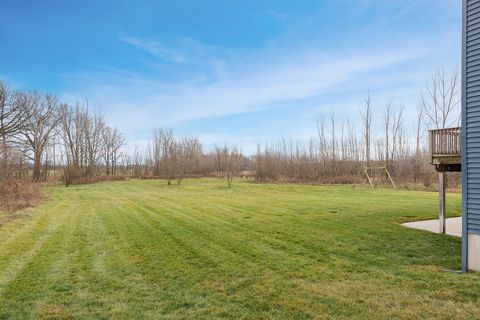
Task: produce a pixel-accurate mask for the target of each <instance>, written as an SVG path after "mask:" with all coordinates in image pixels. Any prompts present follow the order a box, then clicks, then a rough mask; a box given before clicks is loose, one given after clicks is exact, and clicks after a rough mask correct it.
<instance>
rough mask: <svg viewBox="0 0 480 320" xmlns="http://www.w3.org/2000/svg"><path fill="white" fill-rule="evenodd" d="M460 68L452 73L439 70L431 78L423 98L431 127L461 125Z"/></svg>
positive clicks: (427, 119)
mask: <svg viewBox="0 0 480 320" xmlns="http://www.w3.org/2000/svg"><path fill="white" fill-rule="evenodd" d="M459 74H460V72H459V69H458V67H457V68H455V69H453V70H452V71H451V72H446V71H445V69H439V70H437V71H436V72H434V73H433V74H432V76H431V79H430V81H429V82H428V83H427V87H426V89H425V92H423V93H422V96H421V99H422V100H421V106H422V109H423V115H424V116H425V118H426V122H427V124H428V125H429V126H433V127H434V128H435V129H442V128H447V127H451V126H453V125H455V126H458V125H459V124H460V110H459V109H460V94H459V90H460V83H459Z"/></svg>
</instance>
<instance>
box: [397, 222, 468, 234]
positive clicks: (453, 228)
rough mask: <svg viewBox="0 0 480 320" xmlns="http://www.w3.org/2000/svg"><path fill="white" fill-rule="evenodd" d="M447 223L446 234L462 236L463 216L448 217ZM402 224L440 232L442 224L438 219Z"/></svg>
mask: <svg viewBox="0 0 480 320" xmlns="http://www.w3.org/2000/svg"><path fill="white" fill-rule="evenodd" d="M445 223H446V225H445V227H446V234H449V235H451V236H455V237H461V236H462V217H457V218H447V219H446V222H445ZM402 225H404V226H405V227H408V228H413V229H419V230H425V231H430V232H435V233H440V232H439V231H440V230H439V229H440V226H439V222H438V219H433V220H423V221H414V222H406V223H402Z"/></svg>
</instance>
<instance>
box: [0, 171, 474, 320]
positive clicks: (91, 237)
mask: <svg viewBox="0 0 480 320" xmlns="http://www.w3.org/2000/svg"><path fill="white" fill-rule="evenodd" d="M48 193H49V196H50V198H51V199H50V201H48V202H46V203H45V204H44V205H43V206H42V207H41V208H38V209H36V210H33V211H32V212H31V213H30V216H29V217H26V218H22V219H23V220H22V221H21V222H18V221H12V222H11V223H10V224H8V225H5V226H3V227H2V229H1V230H0V241H3V245H4V246H3V248H2V249H0V276H1V275H2V274H4V275H5V278H6V282H5V286H4V288H5V290H4V291H2V292H0V318H8V317H10V318H11V317H16V318H42V317H44V318H74V317H76V318H87V319H88V318H91V319H98V318H114V319H131V318H152V319H155V318H171V319H177V318H195V319H197V318H231V319H238V318H249V319H250V318H262V319H264V318H272V319H273V318H275V319H282V318H284V319H287V318H288V319H302V318H305V319H308V318H353V319H355V318H358V319H362V318H371V319H390V318H408V319H411V318H422V317H423V318H425V317H436V318H452V317H458V316H460V317H462V318H469V317H470V318H474V317H475V316H476V314H478V312H479V311H480V310H479V308H480V307H479V306H480V304H479V303H478V302H479V294H478V292H480V290H479V289H480V287H479V284H478V280H479V279H480V278H478V276H477V275H475V274H470V275H466V276H458V275H454V274H450V273H445V272H443V271H441V269H442V268H445V267H448V268H458V267H459V263H460V240H459V239H457V238H452V237H449V236H442V235H434V234H429V233H425V232H421V231H416V230H411V229H406V228H403V227H401V226H399V225H398V223H399V222H401V221H406V220H415V219H425V218H433V217H435V212H436V209H437V198H436V194H435V193H428V192H412V191H401V190H397V191H395V190H389V189H379V190H371V189H367V188H356V189H353V188H352V187H350V186H320V187H316V186H295V185H261V184H250V183H246V182H240V181H237V182H236V183H235V184H234V187H233V188H232V189H227V188H226V187H225V184H224V182H223V181H221V180H214V179H198V180H196V179H194V180H188V181H187V182H186V184H185V185H181V186H176V185H174V186H167V185H166V184H165V182H164V181H159V180H150V181H139V180H132V181H128V182H115V183H101V184H97V185H90V186H78V187H71V188H68V189H67V188H62V187H54V188H50V189H48ZM448 205H449V207H448V208H449V212H451V213H453V214H458V212H459V210H460V195H458V194H450V195H449V198H448ZM28 252H29V253H28ZM15 261H23V265H21V267H20V268H18V270H17V269H16V267H15V265H16V264H15ZM8 270H12V271H15V270H16V271H15V272H12V274H11V275H12V276H9V273H8Z"/></svg>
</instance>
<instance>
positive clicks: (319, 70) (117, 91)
mask: <svg viewBox="0 0 480 320" xmlns="http://www.w3.org/2000/svg"><path fill="white" fill-rule="evenodd" d="M172 51H175V50H172ZM301 52H302V53H301V54H293V55H292V54H290V55H288V56H287V57H281V58H278V57H277V58H276V59H272V60H274V61H271V62H269V63H266V62H265V61H264V60H262V61H261V62H260V63H259V62H257V61H236V62H235V67H232V70H233V71H232V72H231V73H230V75H229V77H228V78H226V79H211V81H208V82H207V83H200V84H199V83H196V82H193V83H192V82H190V81H182V82H176V83H165V82H162V81H159V80H156V79H155V78H147V77H142V76H132V75H131V74H128V73H122V72H119V73H116V74H112V72H111V71H108V72H103V73H96V74H95V75H94V76H92V75H91V74H83V75H77V76H76V77H77V80H78V81H79V82H83V81H84V79H82V78H89V79H96V81H95V82H92V81H90V82H89V86H88V87H86V88H83V89H82V90H83V91H84V92H86V93H87V94H88V96H89V97H92V98H93V99H95V101H97V102H98V103H99V104H100V105H102V107H103V108H105V109H108V110H115V115H116V116H113V120H112V121H114V122H115V123H117V124H118V125H119V126H120V127H121V128H122V129H125V130H127V131H132V130H136V128H139V127H140V128H151V129H153V128H155V127H158V126H160V125H168V126H172V125H175V124H179V123H182V122H185V121H193V120H199V119H205V118H212V117H221V116H226V115H234V114H241V113H245V112H252V111H258V110H264V109H273V108H279V107H282V106H285V105H286V104H288V103H289V102H292V101H295V100H301V99H307V98H310V97H314V96H318V95H321V94H325V93H328V91H329V90H333V88H336V87H337V88H338V86H341V85H342V83H346V82H351V81H359V82H360V81H362V77H363V76H364V75H365V73H369V72H373V71H378V70H380V69H382V68H387V67H389V66H392V65H394V64H398V63H401V62H405V61H408V60H411V59H416V58H418V57H419V56H422V55H424V54H426V51H425V50H419V49H417V48H415V49H403V50H391V51H387V52H385V51H384V52H377V53H374V54H367V53H363V54H351V55H347V54H346V55H336V56H335V55H329V54H325V53H323V54H322V53H321V52H319V51H318V50H311V51H308V50H303V49H302V50H301ZM177 59H180V58H177ZM182 61H183V60H182ZM238 65H241V66H242V68H238ZM126 114H127V115H128V116H127V117H126V116H125V115H126Z"/></svg>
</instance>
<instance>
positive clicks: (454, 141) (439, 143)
mask: <svg viewBox="0 0 480 320" xmlns="http://www.w3.org/2000/svg"><path fill="white" fill-rule="evenodd" d="M428 132H429V139H430V163H431V164H433V165H435V168H436V169H437V171H440V172H447V171H450V172H452V171H461V162H462V161H461V136H460V132H461V131H460V128H447V129H436V130H429V131H428Z"/></svg>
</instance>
